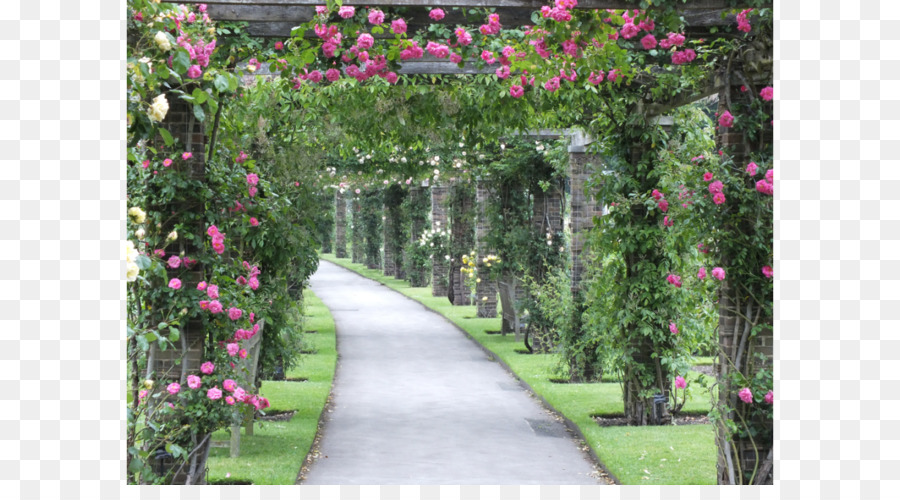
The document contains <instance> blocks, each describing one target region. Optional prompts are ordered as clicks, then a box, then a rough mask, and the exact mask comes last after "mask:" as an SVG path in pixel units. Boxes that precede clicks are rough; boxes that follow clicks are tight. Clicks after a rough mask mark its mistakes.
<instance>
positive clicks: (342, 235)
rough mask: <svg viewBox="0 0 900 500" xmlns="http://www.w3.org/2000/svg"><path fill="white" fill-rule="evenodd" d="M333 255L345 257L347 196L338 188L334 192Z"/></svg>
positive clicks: (340, 257)
mask: <svg viewBox="0 0 900 500" xmlns="http://www.w3.org/2000/svg"><path fill="white" fill-rule="evenodd" d="M334 255H335V257H337V258H339V259H346V258H347V198H346V197H345V196H344V193H342V192H341V190H340V189H338V190H337V191H336V192H335V193H334Z"/></svg>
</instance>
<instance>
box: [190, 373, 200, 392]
mask: <svg viewBox="0 0 900 500" xmlns="http://www.w3.org/2000/svg"><path fill="white" fill-rule="evenodd" d="M187 383H188V387H190V388H191V389H196V388H198V387H200V384H201V380H200V377H198V376H196V375H188V378H187Z"/></svg>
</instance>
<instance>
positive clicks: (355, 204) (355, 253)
mask: <svg viewBox="0 0 900 500" xmlns="http://www.w3.org/2000/svg"><path fill="white" fill-rule="evenodd" d="M350 207H351V210H352V211H351V215H352V217H351V219H350V220H351V221H352V222H351V226H350V227H351V231H350V243H351V245H352V252H351V254H352V255H351V260H352V261H353V262H354V263H360V262H363V260H365V256H366V251H365V248H364V246H365V238H364V237H363V222H362V208H361V206H360V203H359V195H356V196H354V197H353V200H352V201H351V202H350Z"/></svg>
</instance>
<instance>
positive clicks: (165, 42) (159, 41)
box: [153, 31, 172, 52]
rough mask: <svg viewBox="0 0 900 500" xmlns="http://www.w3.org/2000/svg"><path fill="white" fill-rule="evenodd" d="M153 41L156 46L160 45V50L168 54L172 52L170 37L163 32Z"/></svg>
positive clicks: (158, 33)
mask: <svg viewBox="0 0 900 500" xmlns="http://www.w3.org/2000/svg"><path fill="white" fill-rule="evenodd" d="M153 41H155V42H156V45H159V48H160V49H162V50H164V51H166V52H168V51H170V50H172V43H171V42H170V41H169V37H167V36H166V34H165V33H163V32H162V31H157V32H156V36H155V37H153Z"/></svg>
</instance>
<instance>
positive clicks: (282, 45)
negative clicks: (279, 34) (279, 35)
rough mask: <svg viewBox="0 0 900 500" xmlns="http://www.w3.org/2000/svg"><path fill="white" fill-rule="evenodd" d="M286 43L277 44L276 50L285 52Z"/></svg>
mask: <svg viewBox="0 0 900 500" xmlns="http://www.w3.org/2000/svg"><path fill="white" fill-rule="evenodd" d="M283 49H284V42H275V50H283Z"/></svg>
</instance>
